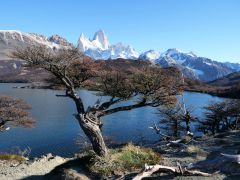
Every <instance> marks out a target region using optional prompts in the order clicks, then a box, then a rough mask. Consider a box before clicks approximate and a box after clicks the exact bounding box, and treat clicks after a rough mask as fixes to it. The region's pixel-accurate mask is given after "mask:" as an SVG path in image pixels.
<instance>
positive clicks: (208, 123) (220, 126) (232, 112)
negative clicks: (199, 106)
mask: <svg viewBox="0 0 240 180" xmlns="http://www.w3.org/2000/svg"><path fill="white" fill-rule="evenodd" d="M204 109H205V110H206V111H205V116H206V120H203V121H200V123H201V127H200V128H201V129H202V130H203V131H204V132H208V131H210V132H211V133H212V134H215V133H218V132H221V131H226V130H229V129H237V128H239V119H240V101H239V100H233V99H228V100H224V101H220V102H211V103H210V104H209V105H208V106H206V107H205V108H204Z"/></svg>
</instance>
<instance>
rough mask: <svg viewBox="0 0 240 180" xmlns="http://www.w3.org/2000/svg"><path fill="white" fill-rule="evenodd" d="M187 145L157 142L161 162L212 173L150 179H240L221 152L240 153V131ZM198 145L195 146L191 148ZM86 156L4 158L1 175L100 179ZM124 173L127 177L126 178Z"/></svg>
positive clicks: (235, 166) (236, 168)
mask: <svg viewBox="0 0 240 180" xmlns="http://www.w3.org/2000/svg"><path fill="white" fill-rule="evenodd" d="M185 144H187V146H185V145H184V146H179V147H169V146H166V143H165V144H164V143H159V144H156V145H154V149H155V150H156V151H158V152H159V153H161V155H162V160H161V162H160V163H159V164H162V165H167V166H177V163H180V164H181V166H182V167H188V168H189V169H190V168H192V169H194V170H200V171H202V172H207V173H211V174H212V176H211V177H202V176H175V175H174V174H169V173H158V174H155V175H154V176H153V177H152V178H150V179H164V180H165V179H175V180H180V179H182V180H190V179H192V180H195V179H206V180H210V179H211V180H212V179H231V180H234V179H236V180H238V179H240V164H238V163H233V162H230V161H227V160H226V159H225V157H224V156H222V155H221V153H225V154H240V131H232V132H228V133H222V134H218V135H216V136H214V137H213V136H212V137H209V136H205V137H203V138H199V139H196V140H194V141H189V142H187V143H185ZM189 146H191V147H196V148H195V150H191V149H190V148H188V147H189ZM85 161H87V159H84V158H77V157H75V158H62V157H59V156H53V155H51V154H48V155H46V156H43V157H41V158H36V159H33V160H28V161H25V162H22V163H17V162H13V161H11V162H9V161H0V179H1V180H5V179H6V180H15V179H83V180H88V179H100V177H97V176H93V175H91V174H89V173H88V172H87V170H86V169H84V166H83V164H84V163H85ZM136 173H137V171H136V172H127V173H119V172H117V173H115V176H112V177H109V178H108V179H116V178H120V179H121V178H122V179H132V177H134V175H136ZM123 177H124V178H123Z"/></svg>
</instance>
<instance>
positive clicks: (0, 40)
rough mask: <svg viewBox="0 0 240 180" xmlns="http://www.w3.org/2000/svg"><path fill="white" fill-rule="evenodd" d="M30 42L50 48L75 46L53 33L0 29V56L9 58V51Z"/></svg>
mask: <svg viewBox="0 0 240 180" xmlns="http://www.w3.org/2000/svg"><path fill="white" fill-rule="evenodd" d="M30 44H41V45H45V46H47V47H50V48H60V47H61V48H62V47H65V48H70V47H73V45H72V44H71V43H69V42H68V41H67V40H66V39H64V38H62V37H60V36H58V35H53V36H51V37H46V36H43V35H39V34H35V33H25V32H21V31H17V30H0V57H1V59H2V58H4V59H5V58H8V57H7V53H8V52H10V51H11V50H13V49H15V48H17V47H25V46H27V45H30Z"/></svg>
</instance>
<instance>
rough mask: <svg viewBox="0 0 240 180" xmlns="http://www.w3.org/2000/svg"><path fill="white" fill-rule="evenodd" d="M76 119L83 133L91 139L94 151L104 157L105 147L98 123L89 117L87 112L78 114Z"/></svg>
mask: <svg viewBox="0 0 240 180" xmlns="http://www.w3.org/2000/svg"><path fill="white" fill-rule="evenodd" d="M77 119H78V122H79V124H80V126H81V128H82V129H83V131H84V133H85V134H86V136H87V137H88V138H89V140H90V141H91V143H92V147H93V150H94V152H95V153H96V154H97V155H98V156H101V157H106V156H107V155H108V152H107V147H106V145H105V142H104V139H103V136H102V132H101V130H100V127H99V124H98V123H97V122H95V121H94V120H93V119H90V118H89V117H88V116H87V114H79V115H78V118H77Z"/></svg>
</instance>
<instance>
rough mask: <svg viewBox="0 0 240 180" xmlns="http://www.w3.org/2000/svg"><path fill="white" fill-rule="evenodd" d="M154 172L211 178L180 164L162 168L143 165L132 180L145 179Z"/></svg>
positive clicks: (207, 174) (161, 166)
mask: <svg viewBox="0 0 240 180" xmlns="http://www.w3.org/2000/svg"><path fill="white" fill-rule="evenodd" d="M156 172H172V173H174V174H175V175H181V176H189V175H196V176H207V177H209V176H211V174H209V173H205V172H201V171H197V170H188V169H187V168H186V167H184V168H183V167H182V166H181V165H180V164H178V166H177V167H171V166H163V165H158V164H157V165H153V166H149V165H147V164H145V167H144V169H143V170H142V171H141V172H140V173H139V174H137V175H136V176H135V177H134V178H133V180H141V179H143V178H145V177H151V175H152V174H153V173H156Z"/></svg>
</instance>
